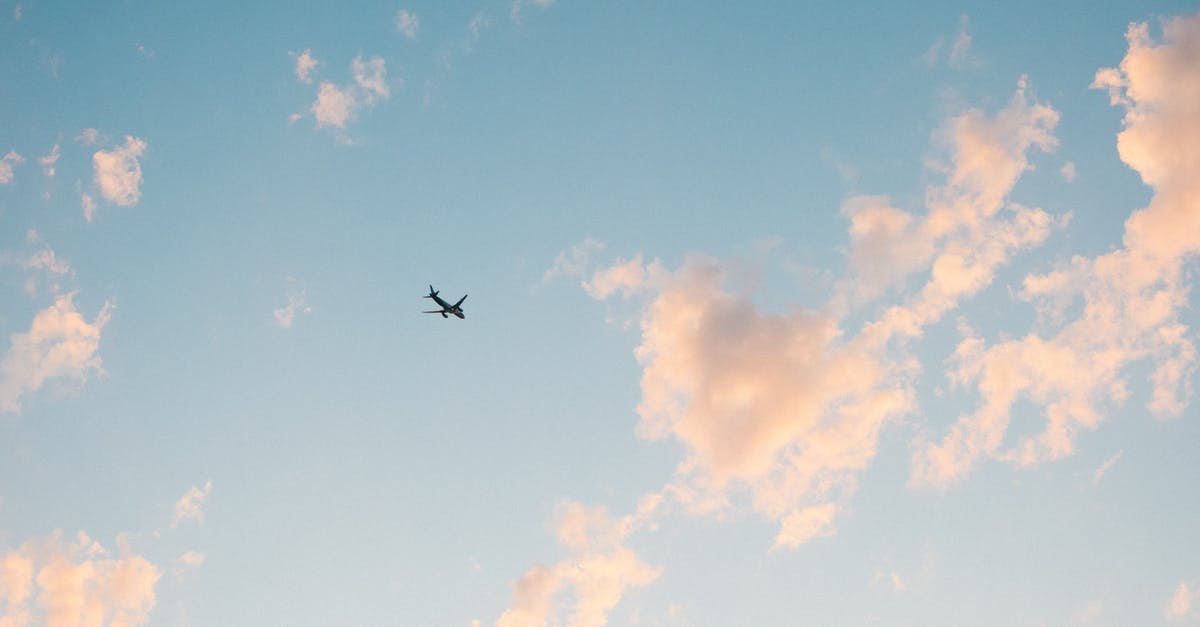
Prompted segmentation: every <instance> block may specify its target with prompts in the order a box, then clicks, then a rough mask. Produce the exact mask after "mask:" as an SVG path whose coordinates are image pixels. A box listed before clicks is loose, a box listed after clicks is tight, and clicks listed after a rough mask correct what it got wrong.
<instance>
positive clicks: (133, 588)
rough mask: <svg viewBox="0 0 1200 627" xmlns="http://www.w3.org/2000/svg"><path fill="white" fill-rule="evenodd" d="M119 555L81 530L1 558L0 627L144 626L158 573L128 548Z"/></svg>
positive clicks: (54, 535)
mask: <svg viewBox="0 0 1200 627" xmlns="http://www.w3.org/2000/svg"><path fill="white" fill-rule="evenodd" d="M119 543H120V542H119ZM121 554H122V556H121V557H120V558H113V557H110V556H109V551H108V550H107V549H105V548H104V547H103V546H101V545H100V544H99V543H98V542H95V541H94V540H92V539H91V538H89V537H88V536H87V535H86V534H84V533H83V532H80V533H79V535H78V537H77V539H76V540H75V541H74V542H69V541H66V542H64V541H63V538H62V533H61V532H58V531H55V532H54V533H52V534H51V535H50V536H49V537H48V538H46V539H44V540H32V541H29V542H26V543H25V544H24V545H22V546H21V547H20V548H19V549H16V550H14V551H10V552H8V553H7V554H4V555H2V556H0V625H5V626H12V627H23V626H26V625H32V624H37V625H46V626H47V627H76V626H78V625H102V624H104V625H114V626H117V625H122V626H125V627H136V626H137V625H144V624H146V623H147V622H148V621H149V615H150V612H151V611H152V610H153V609H154V604H155V601H156V598H155V592H154V587H155V585H156V584H157V582H158V580H159V578H160V577H161V576H162V573H161V571H160V570H159V568H158V567H157V566H155V565H154V564H152V563H151V562H150V561H149V560H147V559H146V558H144V557H142V556H140V555H135V554H132V551H131V550H130V549H129V547H128V546H124V547H122V550H121Z"/></svg>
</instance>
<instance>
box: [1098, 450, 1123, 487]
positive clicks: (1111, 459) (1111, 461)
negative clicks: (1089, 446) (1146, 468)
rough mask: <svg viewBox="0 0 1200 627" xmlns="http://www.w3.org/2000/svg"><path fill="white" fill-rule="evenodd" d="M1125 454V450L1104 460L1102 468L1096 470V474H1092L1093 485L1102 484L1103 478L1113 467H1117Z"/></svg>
mask: <svg viewBox="0 0 1200 627" xmlns="http://www.w3.org/2000/svg"><path fill="white" fill-rule="evenodd" d="M1124 454H1125V449H1121V450H1119V451H1117V452H1116V453H1114V454H1113V456H1112V457H1109V458H1108V459H1106V460H1104V463H1103V464H1100V467H1099V468H1097V469H1096V472H1094V473H1092V485H1096V484H1097V483H1100V479H1101V478H1103V477H1104V475H1105V474H1106V473H1108V471H1110V470H1112V467H1113V466H1114V465H1116V463H1117V461H1118V460H1120V459H1121V456H1122V455H1124Z"/></svg>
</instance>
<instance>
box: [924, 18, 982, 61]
mask: <svg viewBox="0 0 1200 627" xmlns="http://www.w3.org/2000/svg"><path fill="white" fill-rule="evenodd" d="M970 26H971V19H970V18H969V17H967V16H966V15H960V16H959V18H958V29H957V31H956V32H955V34H954V37H953V40H952V41H951V43H950V46H949V50H946V51H945V55H944V57H943V54H942V52H943V49H945V48H946V37H945V36H944V35H938V37H937V38H936V39H934V41H933V43H932V44H931V45H930V46H929V48H928V49H926V50H925V52H924V53H923V54H922V55H921V61H923V62H924V63H925V65H927V66H929V67H931V68H932V67H935V66H936V65H938V63H939V62H940V61H942V59H943V58H944V59H945V62H946V65H947V66H948V67H949V68H951V69H954V70H966V69H972V68H976V67H979V65H980V62H979V59H977V58H975V57H974V56H972V55H971V43H972V41H973V40H972V38H971V33H970V30H969V29H970Z"/></svg>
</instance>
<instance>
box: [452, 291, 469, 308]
mask: <svg viewBox="0 0 1200 627" xmlns="http://www.w3.org/2000/svg"><path fill="white" fill-rule="evenodd" d="M464 300H467V295H466V294H463V297H462V298H460V299H458V302H457V303H454V306H455V307H458V306H459V305H461V304H463V301H464Z"/></svg>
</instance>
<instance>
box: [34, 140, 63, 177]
mask: <svg viewBox="0 0 1200 627" xmlns="http://www.w3.org/2000/svg"><path fill="white" fill-rule="evenodd" d="M60 156H61V153H60V152H59V147H58V144H54V147H53V148H51V149H50V152H49V153H48V154H46V155H45V156H44V157H40V158H38V163H40V164H41V165H42V173H43V174H45V175H46V176H49V177H53V176H54V164H56V163H58V158H59V157H60Z"/></svg>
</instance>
